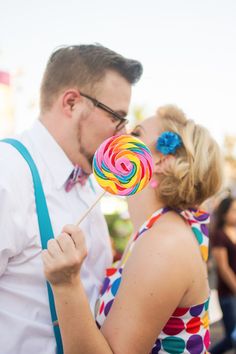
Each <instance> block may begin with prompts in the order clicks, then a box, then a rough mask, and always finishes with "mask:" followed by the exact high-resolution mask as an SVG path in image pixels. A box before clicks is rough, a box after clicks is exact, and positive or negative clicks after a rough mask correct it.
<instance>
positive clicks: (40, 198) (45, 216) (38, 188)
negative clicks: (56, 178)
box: [1, 139, 63, 354]
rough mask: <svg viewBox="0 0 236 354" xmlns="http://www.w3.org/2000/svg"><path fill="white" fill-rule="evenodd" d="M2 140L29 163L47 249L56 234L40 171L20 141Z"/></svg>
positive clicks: (54, 317)
mask: <svg viewBox="0 0 236 354" xmlns="http://www.w3.org/2000/svg"><path fill="white" fill-rule="evenodd" d="M1 141H2V142H5V143H8V144H11V145H12V146H13V147H14V148H16V149H17V150H18V151H19V153H20V154H21V155H22V156H23V157H24V159H25V160H26V162H27V163H28V165H29V168H30V171H31V174H32V178H33V184H34V193H35V204H36V211H37V216H38V224H39V231H40V237H41V244H42V248H43V249H46V248H47V242H48V240H50V239H51V238H53V237H54V236H53V230H52V225H51V221H50V217H49V213H48V208H47V202H46V198H45V195H44V191H43V186H42V183H41V179H40V176H39V173H38V169H37V167H36V165H35V162H34V160H33V159H32V157H31V155H30V153H29V151H28V150H27V149H26V147H25V146H24V145H23V144H22V143H21V142H20V141H18V140H15V139H3V140H1ZM47 290H48V299H49V306H50V311H51V318H52V323H53V329H54V334H55V338H56V342H57V354H63V347H62V340H61V334H60V329H59V326H58V322H57V314H56V309H55V304H54V298H53V293H52V289H51V287H50V285H49V283H48V282H47Z"/></svg>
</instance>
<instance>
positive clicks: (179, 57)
mask: <svg viewBox="0 0 236 354" xmlns="http://www.w3.org/2000/svg"><path fill="white" fill-rule="evenodd" d="M0 30H1V31H0V33H1V35H0V137H4V136H9V135H13V134H15V133H19V132H21V131H22V130H24V129H26V128H27V127H29V126H30V125H31V124H32V122H33V121H34V120H35V119H36V118H37V116H38V98H39V87H40V80H41V77H42V74H43V70H44V67H45V65H46V61H47V59H48V57H49V56H50V54H51V52H52V51H53V50H54V49H55V48H56V47H58V46H61V45H69V44H78V43H94V42H98V43H101V44H103V45H105V46H108V47H110V48H111V49H113V50H115V51H117V52H120V53H121V54H123V55H125V56H127V57H131V58H135V59H139V60H140V61H141V62H142V63H143V66H144V75H143V77H142V79H141V81H140V83H138V84H137V86H136V87H134V89H133V97H132V101H131V107H130V112H129V118H130V126H132V125H134V124H135V123H136V122H137V121H139V120H142V119H143V118H144V117H146V116H148V115H151V114H152V113H154V112H155V110H156V108H157V107H158V106H160V105H163V104H167V103H174V104H177V105H178V106H179V107H180V108H182V109H183V110H184V111H185V113H186V114H187V116H188V117H189V118H192V119H194V120H195V121H196V122H198V123H200V124H201V123H202V124H204V125H205V126H206V127H208V128H209V129H210V131H211V133H212V134H213V135H214V137H215V138H216V139H217V141H218V143H219V144H220V146H221V148H222V152H223V155H224V160H225V175H226V181H225V185H224V189H223V190H222V192H221V193H220V194H219V195H218V196H216V198H213V199H212V200H210V201H209V202H208V203H207V205H206V207H207V208H208V210H209V211H212V210H213V208H214V207H215V206H216V205H217V203H218V202H219V200H220V199H222V198H223V196H224V195H225V194H227V193H228V190H230V191H231V193H232V194H233V195H234V196H235V195H236V123H235V119H236V104H235V96H236V64H235V63H236V1H235V0H188V1H186V0H146V1H145V2H144V1H139V0H135V1H134V0H126V1H125V0H120V1H116V2H115V1H108V0H100V1H98V0H86V1H81V0H67V1H66V2H65V1H60V2H59V1H56V0H47V1H46V0H41V1H36V0H21V1H17V0H8V1H7V2H3V1H1V6H0ZM102 209H103V211H104V213H105V215H106V218H107V222H108V226H109V230H110V234H111V238H112V240H113V241H112V242H113V246H114V252H115V258H119V257H120V255H121V253H122V251H123V249H124V246H125V244H126V242H127V239H128V237H129V236H130V235H131V234H132V225H131V223H130V220H129V215H128V211H127V205H126V201H125V200H124V199H121V198H115V197H111V196H107V197H105V198H104V199H103V201H102ZM210 280H211V286H212V289H214V287H215V276H214V265H211V266H210ZM214 298H215V299H216V300H214V301H215V303H214V301H213V302H212V303H213V305H212V309H211V312H212V316H211V317H212V323H214V324H217V326H218V325H219V324H220V322H219V320H220V318H221V313H220V310H219V306H218V304H217V294H216V297H215V296H214ZM215 328H216V330H218V332H217V336H219V335H220V333H221V329H220V327H219V326H218V327H215ZM214 333H216V332H214ZM214 333H213V337H214Z"/></svg>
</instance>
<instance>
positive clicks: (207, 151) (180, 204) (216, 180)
mask: <svg viewBox="0 0 236 354" xmlns="http://www.w3.org/2000/svg"><path fill="white" fill-rule="evenodd" d="M156 115H157V118H158V120H159V121H160V122H161V126H162V128H163V129H162V131H163V132H164V131H172V132H175V133H177V134H178V135H179V136H180V137H181V139H182V146H181V147H179V148H178V149H177V151H176V153H175V154H174V157H175V158H174V159H170V160H169V161H170V162H169V164H168V163H167V168H166V169H165V170H164V172H163V174H161V175H160V176H159V185H158V193H159V196H160V198H161V200H162V201H163V202H164V204H165V205H168V206H170V207H173V208H176V207H177V208H181V209H187V208H191V207H193V208H194V207H197V206H199V205H200V204H202V203H203V202H204V201H205V200H206V199H208V198H209V197H211V196H212V195H214V194H215V193H216V192H218V190H219V189H220V187H221V185H222V171H223V166H222V158H221V153H220V149H219V146H218V144H217V143H216V141H215V140H214V139H213V138H212V137H211V135H210V133H209V131H208V130H207V129H206V128H204V127H202V126H200V125H198V124H195V123H194V121H193V120H189V119H187V118H186V116H185V114H184V112H183V111H182V110H180V109H179V108H178V107H176V106H172V105H167V106H163V107H160V108H159V109H158V111H157V113H156Z"/></svg>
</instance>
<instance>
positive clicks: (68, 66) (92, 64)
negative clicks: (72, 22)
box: [40, 44, 143, 112]
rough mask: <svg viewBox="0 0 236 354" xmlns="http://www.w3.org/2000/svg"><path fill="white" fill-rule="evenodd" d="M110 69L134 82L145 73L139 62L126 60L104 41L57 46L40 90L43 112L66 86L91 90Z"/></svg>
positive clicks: (49, 61) (131, 82)
mask: <svg viewBox="0 0 236 354" xmlns="http://www.w3.org/2000/svg"><path fill="white" fill-rule="evenodd" d="M109 70H112V71H115V72H117V73H118V74H120V75H121V76H122V77H123V78H124V79H126V80H127V81H128V82H129V83H130V84H131V85H133V84H135V83H136V82H137V81H138V80H139V79H140V77H141V75H142V72H143V68H142V65H141V63H140V62H139V61H137V60H133V59H127V58H125V57H123V56H122V55H120V54H118V53H116V52H114V51H112V50H111V49H108V48H106V47H104V46H102V45H101V44H88V45H86V44H83V45H74V46H66V47H61V48H59V49H57V50H56V51H55V52H54V53H52V55H51V57H50V58H49V60H48V63H47V66H46V70H45V72H44V76H43V80H42V84H41V91H40V108H41V111H42V112H43V111H47V110H49V109H50V108H51V106H52V103H53V101H54V99H55V97H56V96H57V95H58V94H59V93H60V92H62V91H63V90H64V89H66V88H69V87H77V88H79V89H81V90H83V89H87V90H91V89H92V88H93V86H94V85H95V84H97V83H99V82H100V81H101V79H102V78H103V77H104V76H105V74H106V72H107V71H109Z"/></svg>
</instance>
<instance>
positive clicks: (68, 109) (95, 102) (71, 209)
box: [0, 45, 142, 354]
mask: <svg viewBox="0 0 236 354" xmlns="http://www.w3.org/2000/svg"><path fill="white" fill-rule="evenodd" d="M141 74H142V66H141V64H140V63H139V62H137V61H135V60H130V59H126V58H124V57H122V56H121V55H119V54H117V53H115V52H113V51H111V50H110V49H108V48H105V47H103V46H101V45H78V46H69V47H65V48H61V49H59V50H57V51H56V52H54V53H53V54H52V56H51V57H50V59H49V61H48V64H47V67H46V70H45V73H44V76H43V80H42V85H41V93H40V117H39V120H37V121H36V122H35V124H34V125H33V127H32V128H31V129H30V130H29V131H26V132H24V133H23V134H22V135H21V136H20V137H19V138H18V139H19V140H20V141H21V142H22V143H23V144H24V145H25V146H26V147H27V149H28V150H29V152H30V154H31V155H32V157H33V159H34V161H35V163H36V165H37V168H38V171H39V174H40V176H41V179H42V183H43V188H44V192H45V196H46V200H47V206H48V209H49V214H50V219H51V223H52V227H53V232H54V235H57V234H59V233H60V232H61V229H62V226H63V225H64V224H68V223H71V224H75V223H76V222H77V220H78V219H79V217H80V216H81V215H82V214H83V213H84V212H85V211H86V209H87V208H88V207H89V206H90V205H91V204H92V202H93V201H94V199H95V198H96V191H95V190H94V188H93V186H92V184H91V181H89V180H88V179H87V176H88V175H89V174H90V173H91V172H92V158H93V155H94V152H95V151H96V149H97V147H98V146H99V145H100V144H101V143H102V142H103V141H104V140H105V139H106V138H108V137H110V136H112V135H114V134H120V133H124V132H125V130H124V126H125V124H126V122H127V121H126V119H125V116H126V115H127V112H128V107H129V102H130V96H131V86H132V84H134V83H135V82H137V81H138V80H139V78H140V76H141ZM78 166H79V167H78ZM75 167H77V169H76V170H74V168H75ZM0 170H1V178H0V200H1V204H0V230H1V235H0V304H1V306H0V352H1V353H3V354H23V353H24V354H28V353H33V352H34V353H37V354H40V353H42V354H51V353H55V350H56V342H55V338H54V334H53V328H52V323H51V318H50V310H49V305H48V295H47V288H46V282H45V277H44V275H43V270H42V261H41V256H40V253H41V242H40V236H39V227H38V221H37V215H36V211H35V197H34V190H33V184H32V176H31V173H30V170H29V167H28V165H27V164H26V162H25V160H24V159H23V158H22V157H21V156H20V154H19V152H18V151H16V150H15V149H14V148H13V147H12V146H10V145H9V144H6V143H3V142H2V143H0ZM77 176H79V178H78V179H79V181H80V183H76V184H75V185H74V183H73V182H74V181H75V180H76V177H77ZM80 226H81V228H82V229H83V230H84V233H85V234H86V242H87V247H88V252H89V256H88V257H87V260H86V262H85V264H84V268H83V271H82V280H83V283H84V286H85V289H86V292H87V295H88V297H89V299H90V305H91V308H92V309H93V308H94V304H95V301H96V298H97V295H98V291H99V287H100V286H101V282H102V279H103V275H104V270H105V268H106V267H107V266H109V264H110V263H111V260H112V257H111V250H110V241H109V236H108V232H107V228H106V224H105V221H104V218H103V216H102V215H101V213H100V210H99V207H96V208H94V210H93V211H92V212H91V213H90V214H89V215H88V216H87V218H86V219H85V220H84V221H83V222H82V224H81V225H80Z"/></svg>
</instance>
